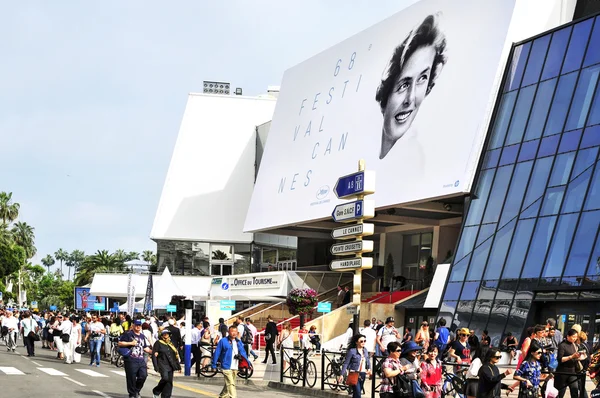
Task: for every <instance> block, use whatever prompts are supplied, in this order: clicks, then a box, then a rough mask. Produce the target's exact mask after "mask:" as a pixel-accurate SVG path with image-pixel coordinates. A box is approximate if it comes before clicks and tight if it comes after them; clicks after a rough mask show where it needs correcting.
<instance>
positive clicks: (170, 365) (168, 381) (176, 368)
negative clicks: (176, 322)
mask: <svg viewBox="0 0 600 398" xmlns="http://www.w3.org/2000/svg"><path fill="white" fill-rule="evenodd" d="M152 364H153V365H154V371H155V372H157V373H159V374H160V381H159V382H158V385H157V386H156V387H154V388H153V389H152V395H153V396H155V397H158V396H159V395H160V396H161V397H162V398H170V397H171V393H172V392H173V373H174V372H179V373H181V365H180V364H179V354H178V352H177V348H175V346H174V345H173V343H171V331H170V330H169V329H168V328H165V329H163V330H162V331H161V332H160V338H159V340H158V341H156V342H155V343H154V346H153V348H152Z"/></svg>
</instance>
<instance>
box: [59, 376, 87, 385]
mask: <svg viewBox="0 0 600 398" xmlns="http://www.w3.org/2000/svg"><path fill="white" fill-rule="evenodd" d="M64 379H65V380H69V381H70V382H71V383H75V384H77V385H78V386H81V387H85V384H83V383H80V382H78V381H77V380H73V379H70V378H68V377H65V378H64Z"/></svg>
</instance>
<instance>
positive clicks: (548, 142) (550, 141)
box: [538, 134, 560, 158]
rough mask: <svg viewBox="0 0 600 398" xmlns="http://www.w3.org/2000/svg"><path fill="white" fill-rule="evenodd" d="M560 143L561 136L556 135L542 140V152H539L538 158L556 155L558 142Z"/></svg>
mask: <svg viewBox="0 0 600 398" xmlns="http://www.w3.org/2000/svg"><path fill="white" fill-rule="evenodd" d="M559 141H560V135H558V134H556V135H553V136H551V137H546V138H542V143H541V144H540V150H539V151H538V158H543V157H544V156H550V155H554V154H555V153H556V150H557V148H558V142H559Z"/></svg>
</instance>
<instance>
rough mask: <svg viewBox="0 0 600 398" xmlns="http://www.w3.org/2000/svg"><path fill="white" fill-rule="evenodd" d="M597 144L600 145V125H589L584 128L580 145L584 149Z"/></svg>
mask: <svg viewBox="0 0 600 398" xmlns="http://www.w3.org/2000/svg"><path fill="white" fill-rule="evenodd" d="M596 145H600V125H598V126H593V127H588V128H586V129H585V130H584V132H583V138H582V139H581V145H580V147H581V148H582V149H583V148H589V147H592V146H596Z"/></svg>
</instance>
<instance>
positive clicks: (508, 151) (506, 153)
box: [500, 144, 520, 166]
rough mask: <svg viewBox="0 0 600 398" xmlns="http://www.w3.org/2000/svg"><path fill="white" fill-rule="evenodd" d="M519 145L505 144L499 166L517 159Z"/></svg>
mask: <svg viewBox="0 0 600 398" xmlns="http://www.w3.org/2000/svg"><path fill="white" fill-rule="evenodd" d="M519 147H520V145H518V144H517V145H511V146H505V147H504V149H503V150H502V157H500V166H506V165H507V164H511V163H515V161H516V160H517V154H518V153H519Z"/></svg>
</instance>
